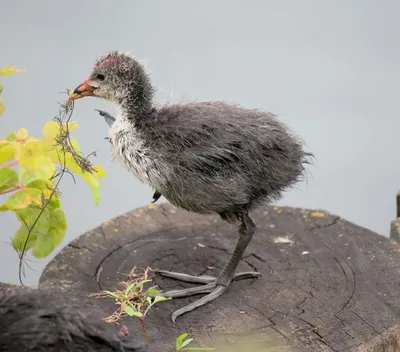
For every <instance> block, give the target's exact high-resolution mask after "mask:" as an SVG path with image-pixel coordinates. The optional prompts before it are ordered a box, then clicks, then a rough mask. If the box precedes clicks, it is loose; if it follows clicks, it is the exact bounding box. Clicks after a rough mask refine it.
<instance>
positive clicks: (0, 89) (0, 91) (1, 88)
mask: <svg viewBox="0 0 400 352" xmlns="http://www.w3.org/2000/svg"><path fill="white" fill-rule="evenodd" d="M2 92H3V86H2V85H1V83H0V94H1V93H2Z"/></svg>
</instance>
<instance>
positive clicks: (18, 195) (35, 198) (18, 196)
mask: <svg viewBox="0 0 400 352" xmlns="http://www.w3.org/2000/svg"><path fill="white" fill-rule="evenodd" d="M32 203H33V204H36V205H40V203H41V192H40V191H39V190H38V189H34V188H25V189H22V190H20V191H18V192H15V193H14V194H13V195H12V196H11V197H10V198H8V199H7V200H6V201H5V202H4V203H3V204H2V205H0V211H7V210H14V211H15V210H19V209H25V208H27V207H29V206H30V205H31V204H32Z"/></svg>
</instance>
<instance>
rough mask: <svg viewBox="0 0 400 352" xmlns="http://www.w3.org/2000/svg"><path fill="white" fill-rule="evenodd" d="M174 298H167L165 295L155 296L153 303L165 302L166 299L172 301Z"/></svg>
mask: <svg viewBox="0 0 400 352" xmlns="http://www.w3.org/2000/svg"><path fill="white" fill-rule="evenodd" d="M171 299H172V298H169V297H168V298H167V297H163V296H155V297H154V301H153V304H156V303H159V302H164V301H170V300H171Z"/></svg>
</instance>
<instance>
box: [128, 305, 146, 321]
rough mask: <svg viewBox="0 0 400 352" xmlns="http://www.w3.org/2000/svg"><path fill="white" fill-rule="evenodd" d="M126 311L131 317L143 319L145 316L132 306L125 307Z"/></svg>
mask: <svg viewBox="0 0 400 352" xmlns="http://www.w3.org/2000/svg"><path fill="white" fill-rule="evenodd" d="M124 311H125V312H126V314H128V315H129V316H130V317H138V318H141V317H143V314H142V313H140V312H138V311H135V310H134V309H133V308H132V307H131V306H125V307H124Z"/></svg>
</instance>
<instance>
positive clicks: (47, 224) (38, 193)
mask: <svg viewBox="0 0 400 352" xmlns="http://www.w3.org/2000/svg"><path fill="white" fill-rule="evenodd" d="M23 71H24V70H19V69H16V68H15V67H7V68H4V69H0V75H9V74H12V73H16V72H23ZM2 90H3V87H2V86H1V85H0V92H1V91H2ZM3 112H4V104H3V101H2V100H1V97H0V115H1V114H2V113H3ZM72 113H73V102H67V103H65V104H62V105H61V107H60V110H59V113H58V115H57V117H55V118H54V120H53V121H50V122H48V123H46V124H45V126H44V128H43V131H42V132H43V137H42V138H35V137H33V136H30V135H29V133H28V131H27V130H26V129H25V128H20V129H19V130H18V131H17V132H14V131H13V132H11V133H10V134H9V135H8V136H6V137H4V138H3V139H0V195H4V194H9V193H10V194H11V195H10V196H9V198H8V199H6V200H5V201H4V202H3V203H2V204H0V212H4V211H12V212H14V213H15V215H16V216H17V219H18V220H19V222H20V226H19V228H18V230H17V231H16V233H15V234H14V236H13V237H12V239H11V243H12V246H13V248H14V249H15V250H16V251H17V253H18V257H19V279H20V282H21V283H22V276H23V275H24V266H23V264H24V263H25V261H24V258H25V255H26V253H27V251H29V250H30V251H31V253H32V255H33V256H34V257H35V258H43V257H46V256H48V255H49V254H50V253H51V252H52V251H53V250H54V249H55V247H57V246H58V245H59V244H60V243H61V241H62V240H63V238H64V235H65V232H66V229H67V219H66V216H65V213H64V211H63V210H62V207H61V201H60V192H59V185H60V182H61V180H62V179H63V177H64V175H65V174H70V175H72V176H73V177H74V175H78V176H80V177H81V178H82V179H83V180H85V181H86V182H87V183H88V184H89V185H90V187H91V189H92V198H93V200H94V202H95V203H96V204H97V203H98V202H99V200H100V183H99V180H98V178H100V177H104V176H105V171H104V169H103V168H102V167H100V166H98V165H96V166H95V165H92V163H91V162H90V161H89V160H88V157H84V156H83V154H82V152H81V148H80V146H79V143H78V141H77V140H76V138H73V137H71V135H70V133H71V132H72V131H73V130H75V129H76V128H78V127H79V126H78V124H77V123H76V122H71V121H70V119H71V116H72Z"/></svg>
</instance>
